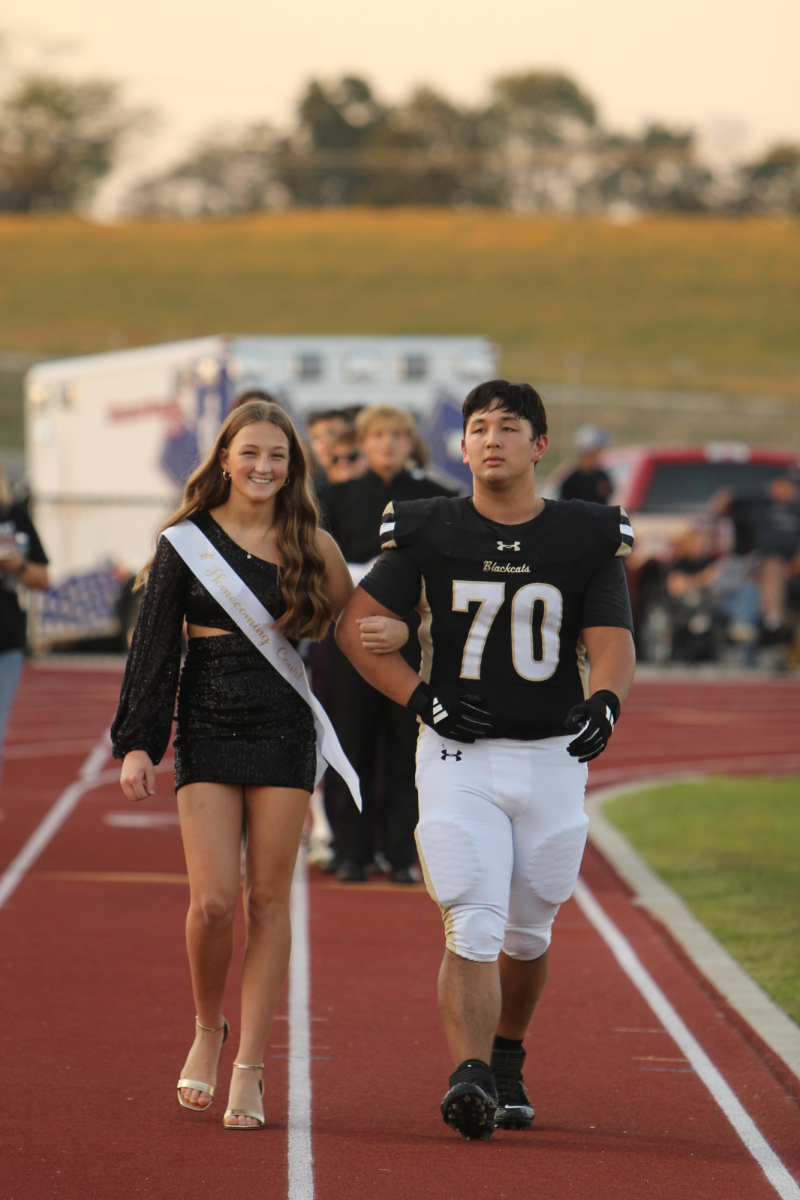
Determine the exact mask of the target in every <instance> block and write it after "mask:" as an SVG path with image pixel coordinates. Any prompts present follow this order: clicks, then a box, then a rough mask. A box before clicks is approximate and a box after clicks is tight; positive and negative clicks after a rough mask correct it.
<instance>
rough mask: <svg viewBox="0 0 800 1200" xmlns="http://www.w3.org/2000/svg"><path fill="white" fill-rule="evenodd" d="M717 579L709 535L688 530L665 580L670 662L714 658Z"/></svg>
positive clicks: (695, 530) (717, 568) (716, 567)
mask: <svg viewBox="0 0 800 1200" xmlns="http://www.w3.org/2000/svg"><path fill="white" fill-rule="evenodd" d="M718 575H719V562H718V561H717V560H716V559H715V556H714V549H713V546H712V541H711V536H710V534H709V532H708V531H707V530H705V529H693V530H691V531H690V532H689V533H688V534H687V535H686V536H685V537H684V538H683V540H682V542H681V543H680V544H679V546H678V557H677V558H676V559H675V562H674V563H673V564H672V567H671V569H670V571H669V572H668V574H667V579H666V587H667V593H668V595H669V597H670V600H671V601H672V610H673V634H672V658H673V659H674V660H675V661H677V662H703V661H713V659H715V658H716V644H715V639H714V616H715V599H714V595H713V587H714V584H715V583H716V581H717V577H718Z"/></svg>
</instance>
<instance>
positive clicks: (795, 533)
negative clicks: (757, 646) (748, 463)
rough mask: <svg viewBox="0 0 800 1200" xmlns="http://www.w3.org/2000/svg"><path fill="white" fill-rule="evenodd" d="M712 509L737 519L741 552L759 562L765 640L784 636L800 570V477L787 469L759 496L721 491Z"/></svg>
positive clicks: (737, 539) (719, 513) (739, 554)
mask: <svg viewBox="0 0 800 1200" xmlns="http://www.w3.org/2000/svg"><path fill="white" fill-rule="evenodd" d="M712 509H713V511H715V512H716V513H717V514H718V515H727V516H729V517H730V518H731V520H732V521H733V525H734V530H735V544H736V554H737V555H738V556H741V557H743V556H752V559H753V561H754V563H755V564H756V565H757V566H758V577H759V593H760V609H761V624H762V627H763V631H764V639H763V640H764V641H765V642H767V643H769V642H774V641H779V640H781V639H782V637H783V636H784V635H785V634H786V632H787V628H786V622H787V594H788V589H789V584H790V581H791V580H793V579H796V578H797V576H798V574H800V478H798V475H797V473H796V472H794V471H786V472H784V473H782V474H780V475H776V476H774V477H773V478H772V479H771V480H770V481H769V482H768V483H767V484H766V486H765V487H764V488H763V489H762V491H761V492H758V493H755V494H746V495H737V494H736V493H733V492H720V493H718V495H717V496H716V497H715V498H714V500H713V502H712Z"/></svg>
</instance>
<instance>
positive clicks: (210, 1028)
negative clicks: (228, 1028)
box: [194, 1017, 225, 1033]
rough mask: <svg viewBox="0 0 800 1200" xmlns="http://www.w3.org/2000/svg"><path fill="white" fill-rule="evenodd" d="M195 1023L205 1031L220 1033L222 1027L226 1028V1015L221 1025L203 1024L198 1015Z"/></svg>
mask: <svg viewBox="0 0 800 1200" xmlns="http://www.w3.org/2000/svg"><path fill="white" fill-rule="evenodd" d="M194 1023H195V1025H196V1026H197V1028H198V1029H202V1031H203V1033H219V1031H220V1029H224V1028H225V1018H224V1017H223V1018H222V1024H221V1025H201V1024H200V1022H199V1020H198V1019H197V1017H195V1019H194Z"/></svg>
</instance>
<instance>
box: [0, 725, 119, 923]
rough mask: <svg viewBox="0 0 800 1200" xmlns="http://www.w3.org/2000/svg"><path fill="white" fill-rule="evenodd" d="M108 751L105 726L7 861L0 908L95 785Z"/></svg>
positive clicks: (0, 896) (107, 734)
mask: <svg viewBox="0 0 800 1200" xmlns="http://www.w3.org/2000/svg"><path fill="white" fill-rule="evenodd" d="M110 753H111V736H110V730H108V729H107V730H106V731H105V733H104V734H103V736H102V737H101V739H100V741H99V742H98V743H97V745H96V746H95V747H94V748H93V749H92V751H91V752H90V754H89V757H88V758H87V759H86V761H85V763H84V764H83V766H82V767H81V769H80V771H79V772H78V778H77V779H76V780H75V781H74V782H73V783H71V784H69V786H68V787H66V788H65V789H64V791H63V792H62V793H61V795H60V796H59V797H58V799H57V800H56V802H55V804H54V805H53V807H52V808H51V809H50V810H49V811H48V813H47V816H46V817H45V818H44V820H43V821H41V823H40V824H39V825H38V826H37V827H36V829H34V831H33V833H32V834H31V836H30V837H29V838H28V840H27V842H26V843H25V845H24V846H23V847H22V849H21V850H20V852H19V854H18V855H17V856H16V858H15V859H14V860H13V861H12V862H11V863H9V865H8V866H7V867H6V869H5V871H4V872H3V875H2V877H0V908H2V907H3V905H4V904H5V902H6V900H8V898H9V896H10V895H11V894H12V893H13V892H14V891H15V889H16V888H17V886H18V885H19V884H20V883H21V882H22V880H23V879H24V877H25V875H26V874H27V872H28V871H29V870H30V869H31V867H32V866H33V864H34V863H35V862H36V859H37V858H38V857H39V855H40V854H41V853H42V851H43V850H44V849H45V847H46V846H48V845H49V843H50V842H51V841H52V840H53V838H54V837H55V835H56V834H57V833H58V831H59V829H60V828H61V826H62V825H63V824H64V822H65V821H66V819H67V817H68V816H69V814H70V813H71V812H72V810H73V809H74V808H75V806H76V805H77V804H78V802H79V800H80V799H81V797H82V796H83V794H84V793H85V792H88V791H90V790H91V788H93V787H96V785H97V783H98V781H99V778H100V776H101V774H102V773H103V765H104V763H105V761H106V759H107V758H108V756H109V754H110Z"/></svg>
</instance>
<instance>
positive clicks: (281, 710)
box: [175, 633, 317, 792]
mask: <svg viewBox="0 0 800 1200" xmlns="http://www.w3.org/2000/svg"><path fill="white" fill-rule="evenodd" d="M316 766H317V754H316V733H315V730H314V717H313V714H312V712H311V709H310V708H309V707H308V705H307V704H306V702H305V701H304V700H303V699H301V697H300V696H298V694H297V692H296V691H295V690H294V688H293V687H292V686H291V685H290V684H288V683H287V682H286V680H285V679H283V678H282V677H281V676H280V675H279V674H278V672H277V671H276V670H275V668H274V667H272V666H270V664H269V663H268V662H267V661H266V659H265V658H264V657H263V655H262V654H260V653H259V652H258V650H256V648H255V646H254V645H253V644H252V643H251V642H250V641H249V640H248V639H247V638H246V637H245V636H244V634H242V633H229V634H225V635H223V636H220V637H205V638H202V637H201V638H190V639H189V650H188V653H187V655H186V660H185V662H184V665H183V670H182V671H181V678H180V685H179V688H178V715H177V723H176V730H175V790H176V791H177V790H178V788H182V787H185V786H186V785H187V784H189V783H242V784H247V783H249V784H253V785H255V786H261V787H269V786H271V787H290V788H303V789H304V791H307V792H310V791H312V790H313V788H314V777H315V775H316Z"/></svg>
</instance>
